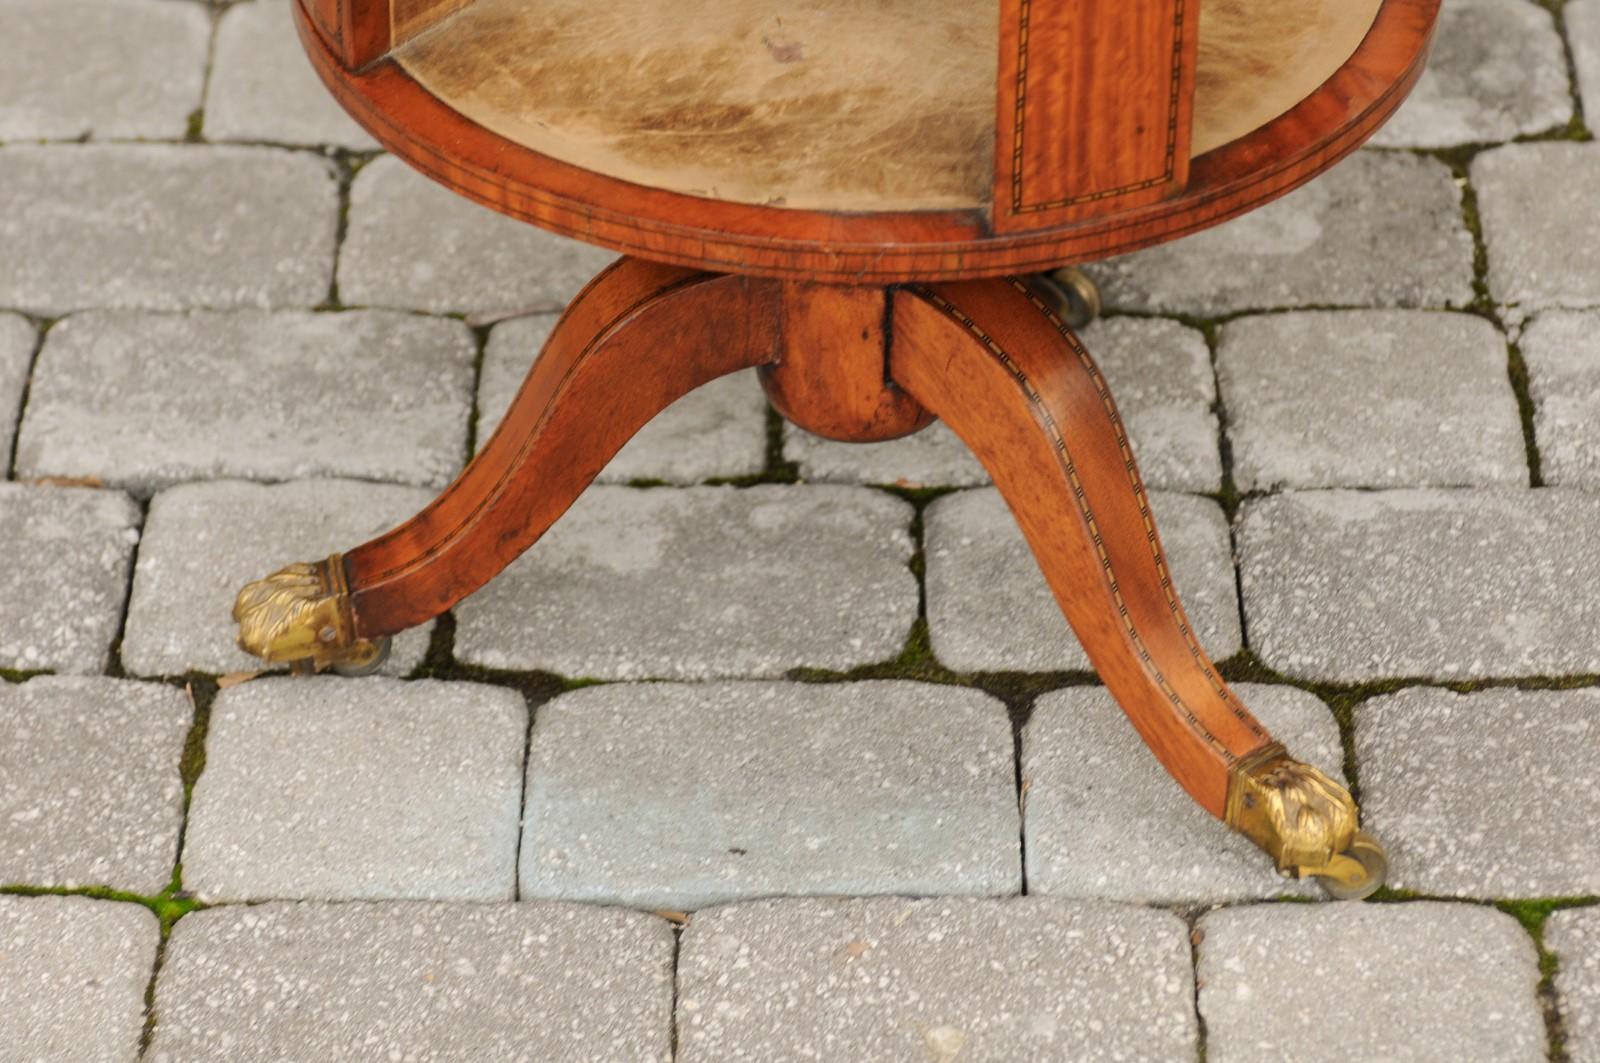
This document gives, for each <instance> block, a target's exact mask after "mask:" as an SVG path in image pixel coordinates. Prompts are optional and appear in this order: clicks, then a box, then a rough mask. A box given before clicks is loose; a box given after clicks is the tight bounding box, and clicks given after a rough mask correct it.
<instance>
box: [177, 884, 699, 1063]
mask: <svg viewBox="0 0 1600 1063" xmlns="http://www.w3.org/2000/svg"><path fill="white" fill-rule="evenodd" d="M672 960H673V941H672V930H671V928H670V927H669V926H668V925H667V923H666V922H665V921H663V920H660V919H655V918H652V917H650V916H647V915H642V914H639V913H636V912H623V911H617V910H615V909H605V908H587V907H582V906H579V905H567V904H470V905H460V904H371V903H354V904H265V905H256V906H251V907H247V908H239V907H231V908H217V909H211V910H209V911H204V912H196V913H195V914H193V915H189V916H186V917H185V918H184V919H183V920H182V921H181V922H179V923H178V925H177V926H175V927H174V928H173V931H172V939H171V941H170V942H169V944H168V946H167V954H166V960H165V962H164V963H163V964H162V968H161V979H160V981H159V983H158V985H157V989H156V1002H155V1003H156V1014H157V1016H158V1020H157V1024H156V1032H155V1039H154V1041H153V1043H152V1045H151V1052H150V1056H151V1058H152V1059H153V1060H156V1061H158V1063H177V1061H180V1060H183V1061H189V1060H195V1061H199V1060H225V1061H228V1063H234V1061H238V1063H246V1061H253V1060H260V1061H275V1060H283V1059H373V1060H381V1059H408V1060H424V1059H425V1060H443V1059H457V1060H469V1059H481V1060H513V1059H516V1060H562V1061H566V1060H572V1061H574V1063H576V1061H579V1060H594V1061H597V1063H598V1061H601V1060H605V1061H611V1060H623V1059H628V1060H655V1061H660V1063H665V1061H666V1060H668V1059H670V1058H671V1055H672V1049H671V1036H672Z"/></svg>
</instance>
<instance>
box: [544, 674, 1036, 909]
mask: <svg viewBox="0 0 1600 1063" xmlns="http://www.w3.org/2000/svg"><path fill="white" fill-rule="evenodd" d="M713 736H714V737H713ZM1012 756H1013V751H1012V739H1011V725H1010V722H1009V720H1008V718H1007V715H1006V710H1005V706H1004V705H1002V704H1001V703H1000V702H998V701H996V700H995V699H993V698H991V697H989V696H988V695H985V694H982V693H979V692H977V691H972V690H963V689H960V688H956V687H944V686H932V685H926V684H920V683H908V682H900V681H892V682H891V681H885V682H866V683H845V684H839V683H825V684H807V683H716V684H711V685H701V684H690V685H678V684H658V683H650V684H637V685H635V684H611V685H606V686H600V687H591V688H588V689H585V690H578V691H574V692H572V693H569V694H564V695H562V696H561V697H559V698H557V699H556V700H554V701H552V702H550V703H549V704H548V705H545V706H543V707H542V708H541V709H540V710H539V714H538V718H537V721H536V722H535V724H534V728H533V744H532V747H531V753H530V756H529V762H528V792H527V800H526V801H525V802H524V806H523V807H524V809H525V812H524V820H525V822H526V828H525V832H524V835H523V840H522V866H521V883H522V896H524V897H557V898H564V899H569V900H582V901H598V902H601V903H607V904H622V905H628V906H631V907H636V908H657V907H665V908H675V909H694V908H700V907H704V906H706V905H711V904H720V903H722V902H724V901H730V900H742V899H746V898H752V897H764V896H770V895H774V894H812V895H816V894H827V895H846V896H848V895H860V894H879V893H899V894H945V893H977V894H1006V893H1015V892H1017V891H1019V890H1020V889H1021V888H1022V867H1021V857H1020V852H1019V849H1018V846H1017V833H1018V826H1019V825H1018V820H1017V791H1016V784H1015V782H1014V778H1013V760H1012Z"/></svg>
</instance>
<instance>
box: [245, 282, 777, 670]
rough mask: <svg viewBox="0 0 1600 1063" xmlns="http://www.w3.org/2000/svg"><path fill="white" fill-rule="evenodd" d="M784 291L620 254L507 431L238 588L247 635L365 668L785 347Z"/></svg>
mask: <svg viewBox="0 0 1600 1063" xmlns="http://www.w3.org/2000/svg"><path fill="white" fill-rule="evenodd" d="M779 290H780V289H779V286H778V285H777V284H775V283H773V282H770V281H762V280H757V279H751V278H743V277H738V276H727V275H721V274H710V273H700V272H696V271H694V270H688V269H682V268H679V267H675V266H662V265H656V264H653V263H649V262H644V261H641V260H636V259H622V260H621V261H619V262H617V263H616V264H615V265H613V266H612V267H610V268H609V269H607V270H606V271H605V272H603V273H601V274H600V276H598V277H597V278H595V280H594V281H593V282H591V283H590V285H589V286H588V287H587V288H586V289H584V291H583V292H582V293H581V294H580V295H579V296H578V297H577V299H575V300H574V301H573V303H572V305H571V306H570V307H568V309H567V312H566V313H565V314H564V315H563V316H562V318H561V320H560V322H559V323H557V325H556V327H555V330H554V332H553V333H552V334H551V336H550V339H549V341H548V342H547V343H546V344H545V347H544V350H543V351H542V352H540V354H539V357H538V359H537V360H536V361H535V362H534V365H533V368H532V369H531V370H529V372H528V376H527V379H526V380H524V381H523V384H522V388H521V390H520V391H519V392H518V393H517V397H516V399H515V400H514V401H513V402H512V404H511V408H510V409H509V410H508V411H507V412H506V415H505V418H504V420H503V421H502V422H501V423H500V427H499V429H498V430H497V431H496V432H495V433H494V435H493V436H492V437H491V438H490V440H489V442H488V443H487V444H486V445H485V446H484V448H483V450H482V452H481V453H479V454H478V456H477V457H476V458H474V459H473V460H472V462H471V463H470V464H469V465H468V466H467V468H466V469H465V470H464V471H463V472H462V474H461V475H460V477H458V478H457V479H456V481H455V482H454V483H453V484H451V485H450V486H449V487H448V488H446V489H445V491H444V493H443V494H441V495H440V496H439V497H438V498H437V499H435V500H434V501H433V502H432V503H431V504H429V506H428V507H427V508H426V509H424V510H423V511H422V512H421V513H418V514H417V515H416V516H415V517H412V518H411V519H410V520H408V521H407V522H405V523H404V524H402V525H400V526H399V527H397V528H394V529H393V530H391V531H388V532H386V533H384V534H383V535H380V536H379V537H378V538H376V539H373V540H372V541H370V542H367V543H364V544H363V545H361V546H358V547H356V548H355V549H353V550H351V551H349V552H348V553H346V554H343V555H339V554H335V555H334V556H333V557H330V558H328V559H326V560H324V561H320V562H316V563H312V564H297V565H290V566H289V567H287V568H285V569H283V570H281V571H279V572H277V573H274V574H273V575H271V576H268V577H267V578H266V579H263V580H258V581H256V582H255V583H252V584H250V585H249V586H247V587H245V588H244V589H243V590H241V591H240V592H239V596H238V601H237V602H236V603H235V605H234V619H236V620H238V621H239V628H240V633H239V645H240V646H241V647H242V648H243V649H244V650H246V651H247V652H249V653H252V654H255V655H256V656H258V657H263V658H265V659H266V660H268V661H289V662H294V663H295V664H296V668H297V670H300V671H305V670H310V669H312V668H316V669H320V668H323V667H328V666H333V667H336V668H338V669H339V670H341V671H346V672H353V673H360V672H363V671H370V670H371V669H373V668H375V667H376V666H377V664H378V663H379V661H380V660H381V653H382V650H383V648H384V646H385V644H386V636H388V635H391V634H393V633H394V632H397V631H401V630H403V629H405V628H408V627H413V626H415V625H417V624H420V623H423V622H425V621H427V620H430V619H432V618H433V617H435V616H438V615H439V614H440V613H443V612H444V611H446V610H447V609H449V608H450V607H451V606H453V605H455V604H456V603H457V602H459V601H460V600H461V599H463V598H465V597H466V596H467V595H469V594H471V593H472V592H473V591H475V590H477V589H478V588H479V587H481V586H483V585H484V584H485V583H487V582H488V581H489V580H490V579H491V578H493V577H494V576H495V575H496V574H498V573H499V572H500V571H501V569H503V568H505V567H506V565H508V564H510V563H511V562H512V561H513V560H515V559H516V557H517V556H518V555H519V554H521V553H522V552H523V551H524V550H526V549H527V548H528V547H530V546H532V545H533V543H534V542H535V541H537V540H538V538H539V537H540V536H541V535H543V534H544V532H545V531H546V529H548V528H549V527H550V526H551V525H552V524H554V523H555V521H556V520H557V518H559V517H560V516H561V515H562V514H563V513H565V512H566V511H567V509H568V507H570V506H571V505H572V503H573V502H574V501H576V500H577V498H578V495H579V494H580V493H581V492H582V491H583V489H584V488H585V487H587V486H588V485H589V483H590V481H592V480H593V479H594V478H595V476H596V475H598V474H599V472H600V470H601V469H603V468H604V467H605V465H606V463H607V462H609V461H610V460H611V458H612V457H613V456H614V455H615V454H616V452H617V451H618V450H620V449H622V446H623V444H624V443H626V442H627V441H628V440H629V439H630V438H632V437H633V435H634V434H635V433H636V432H638V430H639V429H640V428H642V427H644V425H645V423H646V422H648V421H649V420H650V419H651V418H652V417H654V416H655V415H656V414H657V413H659V412H660V411H661V410H663V409H665V408H666V407H667V406H669V405H670V404H671V403H672V402H673V401H674V400H676V399H678V398H680V397H681V396H683V395H685V394H687V393H688V392H689V391H692V390H693V389H694V388H696V387H699V386H700V385H701V384H704V383H706V382H708V381H710V380H713V379H715V378H717V377H720V376H722V375H724V374H727V373H731V372H734V371H735V370H738V369H743V368H747V367H751V366H757V365H763V364H766V363H767V362H770V361H772V360H773V359H774V358H775V357H776V356H777V350H778V341H779V335H778V329H779Z"/></svg>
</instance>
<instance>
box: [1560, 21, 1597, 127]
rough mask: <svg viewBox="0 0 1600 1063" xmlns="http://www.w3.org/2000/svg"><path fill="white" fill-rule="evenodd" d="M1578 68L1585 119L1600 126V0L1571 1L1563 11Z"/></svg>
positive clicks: (1569, 42)
mask: <svg viewBox="0 0 1600 1063" xmlns="http://www.w3.org/2000/svg"><path fill="white" fill-rule="evenodd" d="M1561 18H1562V21H1564V22H1565V23H1566V24H1567V43H1568V44H1569V45H1571V46H1572V60H1573V64H1574V65H1575V66H1576V67H1577V73H1578V90H1579V95H1580V96H1581V97H1582V100H1583V113H1584V117H1585V118H1586V119H1587V120H1588V122H1590V123H1600V0H1569V2H1568V3H1567V4H1565V5H1564V6H1563V7H1562V8H1561Z"/></svg>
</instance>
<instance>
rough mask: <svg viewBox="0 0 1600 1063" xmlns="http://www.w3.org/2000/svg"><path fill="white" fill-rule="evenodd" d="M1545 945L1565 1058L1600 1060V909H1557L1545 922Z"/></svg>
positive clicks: (1580, 1062)
mask: <svg viewBox="0 0 1600 1063" xmlns="http://www.w3.org/2000/svg"><path fill="white" fill-rule="evenodd" d="M1544 945H1545V948H1547V949H1549V950H1550V951H1551V952H1552V953H1554V954H1555V957H1556V963H1557V968H1556V979H1555V984H1556V997H1557V999H1558V1000H1559V1001H1560V1008H1561V1019H1562V1029H1563V1030H1564V1031H1565V1033H1566V1035H1567V1036H1566V1049H1567V1059H1568V1060H1570V1061H1571V1063H1596V1061H1600V909H1595V908H1585V909H1581V910H1578V911H1566V912H1556V913H1555V914H1554V915H1552V916H1551V917H1550V919H1549V920H1548V921H1547V922H1546V923H1545V924H1544Z"/></svg>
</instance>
